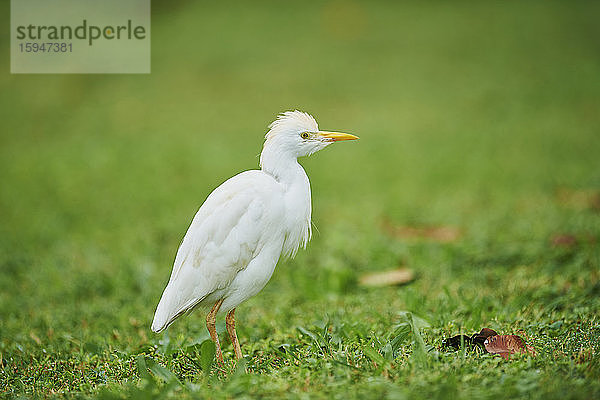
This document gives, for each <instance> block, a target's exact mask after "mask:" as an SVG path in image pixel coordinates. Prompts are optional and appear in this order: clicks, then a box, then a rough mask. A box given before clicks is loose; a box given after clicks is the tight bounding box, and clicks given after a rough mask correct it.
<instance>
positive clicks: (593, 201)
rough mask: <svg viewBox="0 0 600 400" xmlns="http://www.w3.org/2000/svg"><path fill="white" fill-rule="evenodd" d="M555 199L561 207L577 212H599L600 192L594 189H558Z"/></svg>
mask: <svg viewBox="0 0 600 400" xmlns="http://www.w3.org/2000/svg"><path fill="white" fill-rule="evenodd" d="M556 199H557V200H558V203H560V204H561V205H563V206H566V207H570V208H575V209H578V210H585V209H590V210H595V211H600V191H599V190H594V189H587V190H574V189H568V188H559V189H557V190H556Z"/></svg>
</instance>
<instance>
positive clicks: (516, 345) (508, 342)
mask: <svg viewBox="0 0 600 400" xmlns="http://www.w3.org/2000/svg"><path fill="white" fill-rule="evenodd" d="M483 345H484V346H485V349H486V350H487V351H488V352H490V353H493V354H498V355H499V356H500V357H502V358H504V359H505V360H508V359H509V358H510V355H511V354H515V353H523V354H529V355H532V356H534V357H535V355H536V353H535V349H534V348H533V347H531V346H529V345H526V344H525V341H524V340H523V339H521V337H520V336H517V335H496V336H490V337H489V338H487V339H486V340H485V342H484V343H483Z"/></svg>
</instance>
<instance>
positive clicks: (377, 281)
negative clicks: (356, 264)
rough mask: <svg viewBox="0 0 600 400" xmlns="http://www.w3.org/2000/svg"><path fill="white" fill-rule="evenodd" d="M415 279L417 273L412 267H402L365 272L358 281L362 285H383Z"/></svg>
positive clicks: (397, 283)
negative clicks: (370, 272)
mask: <svg viewBox="0 0 600 400" xmlns="http://www.w3.org/2000/svg"><path fill="white" fill-rule="evenodd" d="M414 279H415V274H414V272H413V271H412V270H411V269H408V268H400V269H394V270H391V271H384V272H376V273H372V274H365V275H363V276H361V277H360V279H359V280H358V283H359V284H360V285H362V286H369V287H382V286H393V285H401V284H404V283H408V282H412V281H413V280H414Z"/></svg>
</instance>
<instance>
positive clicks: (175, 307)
mask: <svg viewBox="0 0 600 400" xmlns="http://www.w3.org/2000/svg"><path fill="white" fill-rule="evenodd" d="M173 294H174V293H172V290H169V286H167V288H166V289H165V291H164V293H163V295H162V297H161V298H160V301H159V302H158V306H157V307H156V312H155V313H154V320H153V321H152V327H151V329H152V331H153V332H157V333H158V332H161V331H164V330H165V329H167V328H168V327H169V325H171V324H172V323H173V321H175V320H176V319H177V318H178V317H180V316H181V315H183V314H185V313H187V312H189V311H191V310H192V309H193V308H194V307H196V306H197V305H198V303H200V302H201V301H202V300H204V296H203V297H201V298H199V299H193V300H191V301H189V302H188V303H185V304H181V303H180V302H179V301H178V299H175V298H174V296H173Z"/></svg>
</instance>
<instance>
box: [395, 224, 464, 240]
mask: <svg viewBox="0 0 600 400" xmlns="http://www.w3.org/2000/svg"><path fill="white" fill-rule="evenodd" d="M383 229H384V230H385V231H386V232H387V233H388V234H389V235H390V236H395V237H398V238H400V239H425V240H431V241H434V242H440V243H450V242H454V241H456V240H458V239H459V238H460V236H461V232H460V229H458V228H455V227H453V226H421V227H417V226H403V225H399V226H394V225H392V224H391V223H390V222H388V221H384V222H383Z"/></svg>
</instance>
